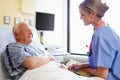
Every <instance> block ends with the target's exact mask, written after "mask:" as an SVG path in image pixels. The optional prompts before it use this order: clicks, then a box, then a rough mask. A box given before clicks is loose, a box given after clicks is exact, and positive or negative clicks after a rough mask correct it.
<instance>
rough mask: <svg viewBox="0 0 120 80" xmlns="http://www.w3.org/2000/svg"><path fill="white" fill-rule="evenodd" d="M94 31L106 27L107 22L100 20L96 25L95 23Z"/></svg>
mask: <svg viewBox="0 0 120 80" xmlns="http://www.w3.org/2000/svg"><path fill="white" fill-rule="evenodd" d="M93 26H94V30H97V29H98V28H99V27H101V26H105V22H104V21H103V20H99V21H97V22H96V23H94V25H93Z"/></svg>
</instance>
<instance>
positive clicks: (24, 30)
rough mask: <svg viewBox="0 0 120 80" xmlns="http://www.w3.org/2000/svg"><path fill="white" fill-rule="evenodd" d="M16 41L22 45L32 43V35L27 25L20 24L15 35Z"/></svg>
mask: <svg viewBox="0 0 120 80" xmlns="http://www.w3.org/2000/svg"><path fill="white" fill-rule="evenodd" d="M16 34H17V35H16V41H17V42H19V43H23V44H30V43H31V42H32V38H33V34H32V31H31V29H30V28H29V27H28V25H27V24H22V25H21V26H20V27H19V31H18V33H16Z"/></svg>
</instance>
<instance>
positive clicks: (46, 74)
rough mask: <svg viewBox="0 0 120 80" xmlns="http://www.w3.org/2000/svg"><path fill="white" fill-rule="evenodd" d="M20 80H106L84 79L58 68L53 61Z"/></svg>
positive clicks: (26, 73) (28, 73) (25, 74)
mask: <svg viewBox="0 0 120 80" xmlns="http://www.w3.org/2000/svg"><path fill="white" fill-rule="evenodd" d="M20 80H104V79H102V78H99V77H83V76H79V75H76V74H74V73H73V72H70V71H68V70H65V69H62V68H59V67H58V64H57V63H56V62H54V61H51V62H49V63H47V64H45V65H43V66H41V67H39V68H36V69H33V70H28V71H26V72H25V73H24V75H23V76H22V77H21V78H20Z"/></svg>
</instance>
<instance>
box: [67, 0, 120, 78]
mask: <svg viewBox="0 0 120 80" xmlns="http://www.w3.org/2000/svg"><path fill="white" fill-rule="evenodd" d="M108 9H109V7H108V6H107V5H106V4H105V3H102V2H101V0H84V1H83V2H82V3H81V4H80V5H79V12H80V14H81V17H80V18H81V19H82V20H83V22H84V25H90V24H91V25H93V27H94V34H93V36H92V40H91V43H90V53H89V64H83V65H80V64H72V65H70V66H69V67H68V69H69V70H71V71H72V69H73V67H74V68H75V69H77V70H82V71H85V72H87V73H89V74H90V75H92V76H97V77H101V78H103V79H106V80H120V70H118V69H119V67H120V38H119V36H118V35H117V34H116V33H115V31H114V30H113V29H112V28H111V26H110V25H108V24H106V23H105V21H104V20H102V17H103V16H104V14H105V12H106V11H107V10H108Z"/></svg>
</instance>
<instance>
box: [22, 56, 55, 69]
mask: <svg viewBox="0 0 120 80" xmlns="http://www.w3.org/2000/svg"><path fill="white" fill-rule="evenodd" d="M52 60H55V58H54V57H52V56H39V57H38V56H36V57H27V58H26V59H25V60H24V62H23V63H22V65H23V66H24V67H27V68H28V69H34V68H37V67H39V66H41V65H43V64H46V63H48V62H49V61H52Z"/></svg>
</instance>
